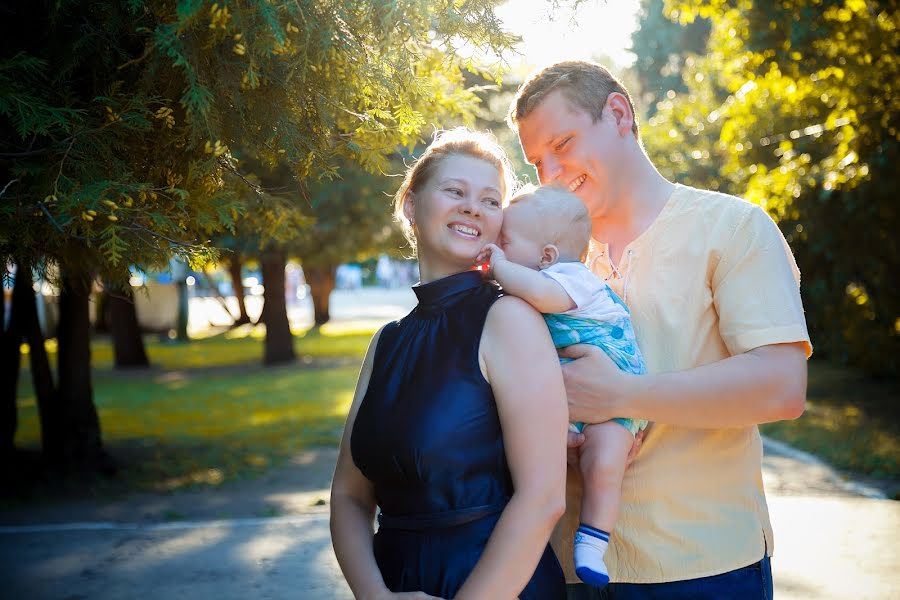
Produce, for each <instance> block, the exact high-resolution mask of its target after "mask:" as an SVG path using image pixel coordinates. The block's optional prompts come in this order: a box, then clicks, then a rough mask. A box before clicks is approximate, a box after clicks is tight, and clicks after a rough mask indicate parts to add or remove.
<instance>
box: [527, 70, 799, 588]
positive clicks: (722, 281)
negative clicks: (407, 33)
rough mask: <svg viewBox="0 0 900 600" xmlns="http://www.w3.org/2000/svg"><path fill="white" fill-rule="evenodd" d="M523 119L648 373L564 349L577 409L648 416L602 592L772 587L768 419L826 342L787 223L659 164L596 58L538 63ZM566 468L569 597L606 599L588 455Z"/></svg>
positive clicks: (563, 546) (572, 406) (593, 418)
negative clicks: (588, 572)
mask: <svg viewBox="0 0 900 600" xmlns="http://www.w3.org/2000/svg"><path fill="white" fill-rule="evenodd" d="M509 116H510V124H511V126H512V127H513V128H514V129H515V130H516V131H517V132H518V134H519V139H520V141H521V143H522V149H523V150H524V153H525V157H526V158H527V160H528V162H529V163H531V164H533V165H534V166H535V168H536V169H537V172H538V176H539V178H540V181H541V183H543V184H548V183H553V184H556V185H560V186H562V187H564V188H566V189H568V190H570V191H572V192H574V193H575V194H576V195H577V196H578V197H579V198H580V199H581V201H582V202H583V203H584V205H585V206H586V207H587V209H588V213H589V214H590V218H591V224H592V237H593V242H592V246H591V250H590V252H589V254H588V260H587V264H588V266H589V267H590V268H591V270H592V271H593V272H594V273H595V274H597V275H598V276H599V277H600V278H602V279H604V280H605V281H606V282H607V283H608V284H609V285H610V287H612V288H613V290H615V292H616V294H618V295H619V296H620V297H621V298H622V299H623V300H624V301H625V303H626V304H627V305H628V308H629V309H630V311H631V317H632V321H633V324H634V329H635V334H636V336H637V341H638V345H639V346H640V348H641V352H642V353H643V356H644V359H645V360H646V363H647V370H648V372H649V374H647V375H633V374H630V373H627V372H625V371H623V370H621V369H619V368H618V367H617V366H616V365H615V364H614V362H613V361H612V360H610V359H609V357H608V356H607V355H606V353H605V352H603V350H601V349H600V348H597V347H596V346H591V345H574V346H570V347H568V348H565V349H563V350H561V351H560V354H561V356H564V357H567V358H572V359H574V360H573V361H572V362H570V363H567V364H564V365H563V366H562V369H563V376H564V378H565V383H566V391H567V395H568V399H569V416H570V419H571V420H573V421H584V422H587V423H599V422H602V421H606V420H608V419H611V418H614V417H629V418H631V419H635V420H639V419H647V420H649V421H651V425H650V427H649V428H648V429H647V432H646V436H645V437H644V440H643V444H642V445H641V446H640V451H639V452H638V453H637V455H636V458H635V459H634V462H633V463H632V465H631V467H629V468H628V469H627V470H626V472H625V476H624V481H623V485H622V508H621V513H620V515H619V519H618V520H617V521H616V526H615V529H614V530H613V531H612V535H611V537H610V545H609V549H608V550H607V552H606V556H605V562H606V565H607V566H608V567H609V574H610V579H611V581H612V582H613V583H611V584H610V585H609V586H608V587H607V588H605V590H604V592H603V593H604V594H605V597H608V598H612V599H616V600H619V599H632V598H667V599H678V598H691V599H694V600H702V599H704V598H717V599H718V598H729V599H744V598H760V599H762V598H766V599H768V598H771V597H772V579H771V566H770V563H769V556H770V555H771V553H772V548H773V543H772V529H771V525H770V523H769V515H768V510H767V508H766V500H765V493H764V490H763V484H762V474H761V458H762V444H761V440H760V436H759V431H758V428H757V424H758V423H766V422H770V421H779V420H782V419H793V418H796V417H798V416H799V415H800V414H802V412H803V408H804V403H805V395H806V358H807V357H808V356H809V355H810V353H811V345H810V342H809V335H808V333H807V329H806V322H805V320H804V316H803V306H802V304H801V301H800V290H799V272H798V271H797V267H796V264H795V262H794V259H793V257H792V255H791V252H790V249H789V248H788V246H787V244H786V243H785V241H784V237H783V236H782V235H781V232H780V231H779V230H778V227H777V226H776V225H775V224H774V223H773V222H772V219H771V218H769V216H768V215H767V214H766V213H765V212H764V211H763V210H761V209H760V208H759V207H758V206H755V205H753V204H750V203H748V202H745V201H743V200H741V199H739V198H735V197H733V196H728V195H725V194H720V193H716V192H711V191H704V190H699V189H694V188H690V187H686V186H683V185H677V184H674V183H672V182H669V181H667V180H666V179H665V178H664V177H663V176H662V175H660V173H659V172H658V171H657V170H656V168H655V167H654V166H653V164H652V163H651V162H650V159H649V158H648V157H647V154H646V153H645V151H644V148H643V147H642V145H641V142H640V139H639V137H638V126H637V120H636V118H635V114H634V106H633V104H632V101H631V97H630V96H629V94H628V91H627V90H626V89H625V88H624V86H622V84H621V83H620V82H619V81H618V80H616V79H615V78H614V77H613V76H612V75H611V74H610V73H609V71H607V70H606V69H605V68H603V67H602V66H600V65H598V64H595V63H591V62H582V61H567V62H562V63H558V64H555V65H552V66H549V67H547V68H545V69H542V70H541V71H539V72H537V73H535V74H534V75H532V76H531V77H530V78H529V79H528V80H527V81H525V83H523V84H522V86H521V87H520V88H519V91H518V93H517V95H516V97H515V99H514V100H513V103H512V106H511V108H510V115H509ZM549 430H550V428H549V426H548V428H547V431H548V432H549ZM571 437H572V438H573V439H572V440H571V441H572V443H573V444H578V443H579V442H582V441H583V439H584V438H583V436H577V435H575V434H572V435H571ZM569 483H570V485H569V489H568V491H569V494H568V496H567V500H568V502H567V511H566V516H565V517H564V519H563V521H562V523H561V527H559V528H558V530H557V532H556V533H555V534H554V547H555V548H556V549H557V552H558V553H559V555H560V557H561V558H562V559H563V560H562V562H563V566H564V568H565V569H566V571H567V576H568V580H569V581H570V582H572V584H573V585H572V586H571V587H570V589H569V594H570V595H569V597H570V598H573V599H574V598H598V597H604V596H603V595H601V593H600V592H599V591H598V588H592V587H590V586H587V585H585V584H578V583H577V582H578V578H577V576H576V575H575V573H574V569H572V557H571V544H570V543H569V540H571V539H572V535H573V533H574V531H575V529H576V528H577V527H578V515H579V510H580V506H579V505H580V501H579V500H580V497H581V477H580V475H579V474H578V472H577V471H576V470H572V471H570V473H569Z"/></svg>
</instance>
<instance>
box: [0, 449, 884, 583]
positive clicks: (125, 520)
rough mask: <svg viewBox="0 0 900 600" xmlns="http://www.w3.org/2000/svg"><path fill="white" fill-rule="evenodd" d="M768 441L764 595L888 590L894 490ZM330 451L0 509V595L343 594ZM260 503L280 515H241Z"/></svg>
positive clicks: (259, 509) (259, 508)
mask: <svg viewBox="0 0 900 600" xmlns="http://www.w3.org/2000/svg"><path fill="white" fill-rule="evenodd" d="M779 450H783V449H780V448H773V447H772V446H767V456H766V458H765V465H764V480H765V484H766V487H767V489H768V492H769V507H770V512H771V516H772V522H773V526H774V528H775V535H776V540H777V545H776V549H775V552H776V553H775V558H774V560H773V568H774V571H775V581H776V597H777V598H779V599H780V600H800V599H816V600H830V599H832V598H833V599H835V600H837V599H841V600H844V599H846V598H853V599H854V600H857V599H866V598H870V599H877V600H888V599H896V598H900V553H898V547H900V546H898V544H897V543H896V538H897V536H898V534H900V502H895V501H891V500H884V499H877V498H868V497H865V496H863V495H861V493H862V492H865V489H861V488H854V487H852V486H850V487H848V485H847V483H846V482H845V481H844V480H843V479H842V478H841V477H840V476H838V475H837V474H836V473H834V472H833V471H831V470H830V469H828V468H827V467H825V466H823V465H821V464H816V463H810V462H808V461H805V460H802V456H800V457H798V456H793V455H785V454H784V453H783V452H779ZM334 458H335V451H334V450H333V449H321V450H315V451H309V452H306V453H304V454H302V455H299V456H298V459H297V461H295V464H293V465H291V466H289V467H286V468H284V469H281V470H279V471H277V472H274V473H273V474H271V475H270V476H267V477H266V478H264V479H263V480H261V481H255V482H252V484H253V485H247V484H246V483H245V484H241V485H238V486H236V487H227V486H226V487H225V488H223V489H222V490H219V491H216V492H209V491H194V492H186V493H181V494H172V495H168V496H153V495H146V496H140V495H138V496H134V497H130V498H128V499H124V500H118V501H111V502H107V503H100V504H96V503H84V504H80V505H78V504H76V505H68V506H66V507H45V508H43V509H41V510H38V511H29V512H21V511H19V512H14V511H6V512H4V513H0V523H2V524H3V526H2V527H0V581H2V582H3V584H2V588H0V598H10V599H12V598H16V599H33V600H44V599H46V600H82V599H85V600H86V599H106V598H116V599H118V598H148V599H149V598H166V599H170V598H173V599H175V598H191V599H193V598H215V599H216V600H226V599H230V598H235V599H238V598H240V599H246V598H272V599H277V598H300V599H304V600H307V599H308V600H331V599H335V600H344V599H350V598H352V595H351V594H350V591H349V589H348V588H347V586H346V584H345V583H344V581H343V579H342V577H341V575H340V571H339V569H338V567H337V563H336V561H335V559H334V555H333V553H332V551H331V545H330V540H329V532H328V521H327V512H326V509H327V506H323V505H322V504H321V501H322V499H323V498H327V489H326V488H327V484H328V478H329V476H330V469H331V465H332V464H333V462H334ZM298 482H303V483H302V484H300V483H298ZM273 511H277V512H280V513H282V514H285V515H286V516H283V517H276V518H259V517H254V516H253V515H259V514H265V513H271V512H273ZM172 514H177V515H180V516H181V519H182V520H178V521H171V522H165V521H162V517H163V515H172ZM28 523H31V524H32V525H28Z"/></svg>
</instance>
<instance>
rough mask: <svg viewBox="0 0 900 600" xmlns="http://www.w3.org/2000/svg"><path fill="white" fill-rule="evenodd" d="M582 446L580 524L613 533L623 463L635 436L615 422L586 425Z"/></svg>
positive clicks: (620, 492) (616, 516)
mask: <svg viewBox="0 0 900 600" xmlns="http://www.w3.org/2000/svg"><path fill="white" fill-rule="evenodd" d="M584 438H585V439H584V444H583V445H582V446H581V456H580V465H581V476H582V478H583V479H584V496H583V497H582V499H581V522H582V523H586V524H588V525H590V526H591V527H595V528H597V529H602V530H604V531H612V530H613V527H614V525H615V523H616V519H617V518H618V516H619V501H620V498H621V495H622V477H623V476H624V474H625V460H626V459H627V458H628V451H629V450H631V445H632V444H633V443H634V436H633V435H632V434H631V432H630V431H628V430H627V429H625V427H623V426H622V425H620V424H619V423H616V422H615V421H607V422H606V423H597V424H595V425H588V426H587V427H585V428H584Z"/></svg>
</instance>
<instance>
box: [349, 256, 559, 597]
mask: <svg viewBox="0 0 900 600" xmlns="http://www.w3.org/2000/svg"><path fill="white" fill-rule="evenodd" d="M413 290H414V291H415V293H416V296H417V297H418V299H419V304H418V306H416V308H415V309H413V311H412V312H411V313H410V314H408V315H407V316H405V317H404V318H402V319H401V320H399V321H395V322H393V323H390V324H389V325H387V326H386V327H385V328H384V329H383V330H382V332H381V337H380V338H379V340H378V345H377V347H376V349H375V361H374V369H373V373H372V375H371V378H370V380H369V387H368V390H367V391H366V395H365V397H364V398H363V400H362V403H361V405H360V407H359V412H358V413H357V416H356V422H355V424H354V427H353V432H352V434H351V438H350V449H351V454H352V456H353V462H354V463H355V464H356V466H357V467H358V468H359V469H360V471H362V473H363V475H365V476H366V477H367V478H368V479H369V480H370V481H372V483H373V485H374V488H375V497H376V499H377V501H378V507H379V510H380V514H379V515H378V523H379V526H378V531H377V532H376V534H375V540H374V552H375V559H376V561H377V563H378V567H379V569H380V570H381V574H382V576H383V577H384V581H385V583H386V584H387V586H388V588H389V589H390V590H391V591H393V592H403V591H416V590H421V591H423V592H426V593H428V594H432V595H435V596H440V597H441V598H453V597H454V596H455V595H456V593H457V591H458V590H459V589H460V587H462V584H463V582H464V581H465V580H466V577H468V575H469V573H471V571H472V569H473V568H474V567H475V563H476V562H478V559H479V557H480V556H481V554H482V552H483V551H484V548H485V545H486V544H487V541H488V538H489V537H490V535H491V532H492V531H493V529H494V525H495V524H496V523H497V520H498V518H499V517H500V513H501V511H502V510H503V508H504V507H505V506H506V503H507V502H508V501H509V498H510V496H511V495H512V493H513V486H512V479H511V477H510V472H509V466H508V465H507V462H506V454H505V452H504V449H503V438H502V435H501V430H500V418H499V416H498V414H497V406H496V404H495V402H494V395H493V392H492V391H491V387H490V385H488V383H487V382H486V381H485V379H484V377H483V376H482V374H481V370H480V369H479V366H478V345H479V342H480V340H481V332H482V329H483V328H484V322H485V318H486V317H487V313H488V310H489V309H490V307H491V306H492V305H493V303H494V301H496V300H497V298H499V297H500V296H501V292H500V289H499V288H498V287H497V286H496V285H495V284H492V283H488V282H486V281H485V280H484V279H483V277H482V275H481V273H479V272H477V271H469V272H465V273H459V274H457V275H451V276H450V277H446V278H444V279H440V280H438V281H434V282H431V283H427V284H424V285H419V286H416V287H414V288H413ZM519 597H520V598H521V599H522V600H555V599H556V598H565V579H564V576H563V572H562V569H561V568H560V566H559V562H558V561H557V560H556V556H555V555H554V554H553V551H552V550H551V549H550V546H549V545H548V546H547V547H546V548H545V550H544V554H543V556H542V558H541V560H540V563H539V564H538V567H537V569H536V571H535V573H534V575H533V577H532V578H531V580H530V581H529V583H528V585H527V586H526V588H525V589H524V590H523V591H522V592H521V594H520V595H519Z"/></svg>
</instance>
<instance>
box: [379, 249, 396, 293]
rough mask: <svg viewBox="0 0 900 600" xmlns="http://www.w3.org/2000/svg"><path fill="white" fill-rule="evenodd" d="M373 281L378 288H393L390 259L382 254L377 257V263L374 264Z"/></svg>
mask: <svg viewBox="0 0 900 600" xmlns="http://www.w3.org/2000/svg"><path fill="white" fill-rule="evenodd" d="M375 279H376V280H377V281H378V285H379V286H380V287H383V288H392V287H394V265H392V264H391V259H390V258H388V257H387V256H386V255H384V254H382V255H381V256H379V257H378V262H377V263H375Z"/></svg>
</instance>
